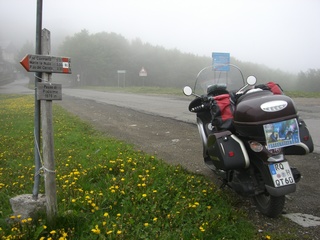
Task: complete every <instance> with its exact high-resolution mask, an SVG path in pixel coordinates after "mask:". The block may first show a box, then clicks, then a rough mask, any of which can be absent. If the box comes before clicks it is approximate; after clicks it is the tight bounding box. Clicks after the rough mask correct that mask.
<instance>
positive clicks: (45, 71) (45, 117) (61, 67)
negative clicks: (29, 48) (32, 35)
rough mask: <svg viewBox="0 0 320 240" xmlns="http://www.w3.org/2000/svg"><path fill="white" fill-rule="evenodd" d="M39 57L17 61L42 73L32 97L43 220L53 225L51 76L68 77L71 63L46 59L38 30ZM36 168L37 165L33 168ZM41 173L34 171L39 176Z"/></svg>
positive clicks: (55, 90)
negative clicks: (36, 103)
mask: <svg viewBox="0 0 320 240" xmlns="http://www.w3.org/2000/svg"><path fill="white" fill-rule="evenodd" d="M41 36H42V37H41V43H42V47H41V53H42V54H43V55H32V54H28V55H26V56H25V57H24V58H23V59H22V60H21V62H20V63H21V65H22V66H23V67H24V68H25V69H26V70H27V71H28V72H38V73H42V77H41V81H40V82H38V83H37V84H36V97H37V100H41V125H42V144H43V163H42V167H41V169H42V171H43V172H44V180H45V195H46V208H47V219H48V222H49V223H53V222H54V221H55V218H56V214H57V192H56V180H55V177H56V175H55V162H54V147H53V124H52V122H53V121H52V119H53V117H52V100H61V99H62V91H61V89H62V87H61V84H55V83H52V82H51V78H52V73H66V74H70V73H71V60H70V58H67V57H54V56H50V55H49V54H50V32H49V31H48V30H47V29H43V30H42V35H41ZM36 166H37V164H36ZM41 169H36V172H39V171H40V170H41Z"/></svg>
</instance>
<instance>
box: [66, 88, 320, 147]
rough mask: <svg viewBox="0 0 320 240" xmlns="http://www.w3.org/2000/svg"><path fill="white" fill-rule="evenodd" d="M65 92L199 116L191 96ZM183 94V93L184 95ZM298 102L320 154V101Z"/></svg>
mask: <svg viewBox="0 0 320 240" xmlns="http://www.w3.org/2000/svg"><path fill="white" fill-rule="evenodd" d="M63 93H64V94H66V95H69V96H73V97H78V98H82V99H91V100H95V101H96V102H101V103H107V104H111V105H115V106H119V107H127V108H130V109H133V110H137V111H140V112H144V113H152V114H154V115H160V116H164V117H169V118H172V119H176V120H180V121H184V122H189V123H195V114H194V113H190V112H189V111H188V110H187V109H188V104H189V102H190V100H191V99H192V98H191V97H185V96H181V97H175V96H166V97H163V96H154V95H152V96H150V95H138V94H127V93H110V92H97V91H92V90H83V89H63ZM181 95H182V93H181ZM308 100H310V101H306V99H295V103H296V107H297V109H298V112H299V115H300V117H302V118H303V119H304V120H305V122H306V123H307V126H308V128H309V130H310V131H311V132H312V137H313V140H314V145H315V152H317V153H320V128H319V124H320V99H308Z"/></svg>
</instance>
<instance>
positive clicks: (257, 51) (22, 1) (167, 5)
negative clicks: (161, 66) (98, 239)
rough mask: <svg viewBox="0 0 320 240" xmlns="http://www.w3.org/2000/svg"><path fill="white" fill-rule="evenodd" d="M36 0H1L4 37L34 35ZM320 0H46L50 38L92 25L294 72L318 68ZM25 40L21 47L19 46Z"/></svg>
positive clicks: (92, 28)
mask: <svg viewBox="0 0 320 240" xmlns="http://www.w3.org/2000/svg"><path fill="white" fill-rule="evenodd" d="M36 3H37V0H0V11H1V14H0V41H2V42H3V41H13V42H15V43H18V44H24V43H25V42H26V41H27V40H28V41H30V42H34V41H35V26H36ZM319 24H320V1H319V0H90V1H85V0H43V24H42V27H43V28H47V29H49V30H50V32H51V37H52V40H51V44H52V45H55V44H57V43H58V42H60V41H61V40H62V39H63V38H64V36H66V35H69V36H72V35H73V34H74V33H77V32H80V31H81V30H82V29H87V30H88V31H89V33H90V34H93V33H97V32H102V31H105V32H115V33H117V34H121V35H122V36H124V37H125V38H126V39H128V40H132V39H135V38H140V39H141V40H142V41H143V42H148V43H150V44H152V45H159V46H163V47H165V48H167V49H174V48H176V49H178V50H180V51H182V52H186V53H193V54H197V55H200V56H208V57H211V53H212V52H229V53H230V55H231V56H233V57H235V58H237V59H239V60H241V61H245V62H255V63H259V64H265V65H267V66H269V67H271V68H275V69H281V70H283V71H288V72H292V73H298V72H299V71H307V70H308V69H310V68H316V69H320V60H319V57H320V47H319V43H320V30H319ZM18 47H20V46H18Z"/></svg>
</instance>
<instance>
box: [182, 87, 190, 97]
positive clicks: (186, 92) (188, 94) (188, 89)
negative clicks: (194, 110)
mask: <svg viewBox="0 0 320 240" xmlns="http://www.w3.org/2000/svg"><path fill="white" fill-rule="evenodd" d="M183 93H184V95H186V96H191V95H192V89H191V87H189V86H185V87H184V88H183Z"/></svg>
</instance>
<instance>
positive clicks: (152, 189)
mask: <svg viewBox="0 0 320 240" xmlns="http://www.w3.org/2000/svg"><path fill="white" fill-rule="evenodd" d="M33 104H34V100H33V96H20V95H0V126H1V127H0V139H1V141H0V205H1V211H0V239H26V240H27V239H28V240H29V239H59V240H62V239H166V240H167V239H261V238H262V239H266V238H268V239H270V238H269V237H270V236H269V235H268V234H267V233H258V232H257V229H255V228H254V226H253V225H252V224H251V223H250V221H249V220H247V219H246V216H245V214H244V213H243V212H241V211H239V210H238V209H236V208H234V207H233V205H232V204H233V201H234V200H233V199H232V198H231V197H230V196H229V195H228V194H226V193H225V192H223V191H221V190H219V189H218V188H217V187H216V186H215V185H214V184H213V183H212V182H210V181H209V180H207V179H206V178H205V177H203V176H200V175H196V174H193V173H190V172H187V171H186V170H184V169H183V168H182V167H181V166H170V165H168V164H166V163H164V162H163V161H161V160H159V159H157V157H155V156H150V155H148V154H145V153H143V152H140V151H136V150H134V148H133V146H130V145H127V144H126V143H124V142H120V141H117V140H115V139H111V138H107V137H105V136H103V135H102V134H100V133H99V132H97V131H95V130H94V129H93V128H92V127H91V126H90V125H88V124H86V123H84V122H82V121H81V120H80V119H78V118H77V117H75V116H72V115H70V114H68V113H67V112H66V111H65V110H64V109H62V108H61V107H59V106H57V105H54V109H53V110H54V111H53V114H54V118H53V122H54V138H55V163H56V169H55V170H56V183H57V201H58V216H57V219H56V223H55V224H54V225H50V226H49V224H48V223H47V221H46V216H45V215H44V216H42V217H41V215H40V216H39V217H38V219H23V220H22V219H20V221H13V222H12V221H7V220H8V219H9V218H19V216H12V210H11V207H10V204H9V199H10V198H12V197H15V196H17V195H20V194H26V193H27V194H31V192H32V188H33V177H34V162H33V107H34V106H33ZM43 185H44V184H43V178H42V179H41V189H40V193H44V186H43Z"/></svg>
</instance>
